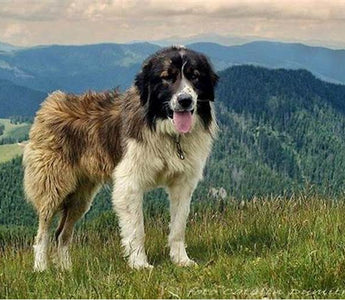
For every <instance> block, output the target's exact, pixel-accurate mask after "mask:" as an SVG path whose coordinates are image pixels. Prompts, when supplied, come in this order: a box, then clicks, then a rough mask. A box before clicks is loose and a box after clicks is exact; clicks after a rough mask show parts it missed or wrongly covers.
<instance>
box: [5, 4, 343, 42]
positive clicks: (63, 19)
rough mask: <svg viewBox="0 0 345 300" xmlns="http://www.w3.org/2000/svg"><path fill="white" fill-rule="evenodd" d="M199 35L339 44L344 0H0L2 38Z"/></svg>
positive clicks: (115, 39)
mask: <svg viewBox="0 0 345 300" xmlns="http://www.w3.org/2000/svg"><path fill="white" fill-rule="evenodd" d="M200 34H218V35H224V36H235V37H261V38H265V39H270V40H272V39H273V40H280V41H297V42H298V41H299V42H307V43H308V42H310V43H314V44H319V45H321V46H322V45H325V46H329V45H331V46H332V45H333V46H334V47H339V48H345V0H327V1H324V0H319V1H316V0H242V1H241V0H208V1H199V0H174V1H172V0H171V1H167V0H164V1H162V0H152V1H150V0H141V1H138V0H126V1H125V0H122V1H121V0H98V1H89V0H40V1H36V0H12V1H10V0H0V42H6V43H10V44H14V45H18V46H33V45H42V44H93V43H100V42H115V43H116V42H118V43H124V42H130V41H133V40H146V41H152V40H160V39H167V38H170V37H173V36H175V37H176V36H177V37H181V38H186V37H191V36H195V35H200Z"/></svg>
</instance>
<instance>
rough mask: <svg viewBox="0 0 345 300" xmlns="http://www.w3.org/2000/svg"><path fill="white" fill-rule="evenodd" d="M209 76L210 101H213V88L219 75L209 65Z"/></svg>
mask: <svg viewBox="0 0 345 300" xmlns="http://www.w3.org/2000/svg"><path fill="white" fill-rule="evenodd" d="M209 77H210V82H211V85H212V92H211V93H210V99H209V100H210V101H212V102H213V101H214V98H215V96H214V90H215V88H216V86H217V83H218V80H219V76H218V75H217V74H216V73H215V72H214V71H213V67H212V66H211V65H209Z"/></svg>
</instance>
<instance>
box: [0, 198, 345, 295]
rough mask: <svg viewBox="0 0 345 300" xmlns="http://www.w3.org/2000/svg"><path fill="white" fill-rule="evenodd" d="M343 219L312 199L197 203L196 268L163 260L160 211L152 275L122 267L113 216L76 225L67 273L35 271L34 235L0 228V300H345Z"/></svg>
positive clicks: (154, 220) (344, 214)
mask: <svg viewBox="0 0 345 300" xmlns="http://www.w3.org/2000/svg"><path fill="white" fill-rule="evenodd" d="M344 219H345V204H344V202H343V201H340V202H336V201H332V200H330V199H327V200H325V199H320V198H318V197H316V196H305V197H304V196H296V197H293V198H291V199H280V198H276V199H269V198H265V199H256V201H252V202H249V203H246V204H244V203H242V204H241V203H238V202H234V201H231V200H228V201H227V202H226V203H225V205H216V204H214V205H209V206H207V205H198V204H194V205H193V206H192V213H191V217H190V221H189V226H188V229H187V235H186V237H187V244H188V248H187V250H188V252H189V254H190V256H191V257H192V258H193V259H195V260H196V261H197V262H198V263H199V266H198V267H196V268H179V267H175V266H173V265H172V264H171V263H170V261H169V258H168V247H167V241H166V239H167V231H168V214H167V211H166V210H164V211H163V212H162V213H159V214H157V215H152V214H151V215H147V216H146V229H147V230H146V233H147V234H146V237H147V243H146V245H147V251H148V256H149V260H150V262H151V263H153V264H154V266H155V268H154V269H153V270H152V271H148V270H143V271H133V270H130V269H129V268H128V267H127V265H126V263H125V260H124V259H123V258H122V257H121V254H120V253H121V248H120V240H119V230H118V226H117V220H116V217H115V215H114V214H113V213H111V212H108V213H104V214H103V215H101V216H99V218H96V219H94V220H93V221H91V222H87V223H86V222H83V223H82V224H81V226H80V227H79V229H78V230H77V233H76V234H75V237H74V243H73V249H72V259H73V262H74V267H73V269H72V271H70V272H63V271H60V270H58V269H56V268H55V267H53V266H52V267H51V268H50V269H49V270H48V271H46V272H43V273H34V272H33V271H32V270H33V269H32V264H33V253H32V248H31V245H32V242H33V235H34V230H32V229H31V228H30V227H26V228H25V229H24V228H17V230H11V231H10V232H9V231H8V232H7V233H6V230H5V228H3V230H1V231H0V232H2V233H0V245H1V247H0V255H1V259H0V270H1V271H0V282H1V284H0V298H37V297H39V298H160V297H163V298H179V297H182V298H206V297H207V298H233V297H235V298H243V297H250V298H262V297H291V298H292V297H293V298H324V297H332V298H342V297H344V296H345V291H344V282H345V257H344V255H345V252H344V250H345V235H344V232H345V223H344V221H343V220H344Z"/></svg>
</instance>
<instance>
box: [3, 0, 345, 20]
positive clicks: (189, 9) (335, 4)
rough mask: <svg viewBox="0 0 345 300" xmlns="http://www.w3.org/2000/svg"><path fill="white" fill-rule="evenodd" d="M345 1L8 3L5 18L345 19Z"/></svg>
mask: <svg viewBox="0 0 345 300" xmlns="http://www.w3.org/2000/svg"><path fill="white" fill-rule="evenodd" d="M344 11H345V1H343V0H332V1H325V0H299V1H298V0H291V1H289V0H280V1H277V0H243V1H240V0H213V1H200V0H189V1H188V0H176V1H174V2H167V1H165V0H151V1H148V0H143V1H138V0H127V1H123V0H99V1H93V0H47V1H34V0H31V1H22V0H11V1H8V0H5V1H2V5H1V7H0V15H1V16H2V17H7V18H14V19H22V20H32V21H43V20H48V19H51V20H55V19H58V18H67V19H74V20H91V21H92V20H97V19H101V18H106V19H107V20H114V19H119V18H123V19H124V18H128V17H147V18H159V17H162V16H181V15H186V16H188V15H189V16H200V15H204V16H207V17H213V18H215V17H216V18H217V17H222V18H269V19H282V18H286V19H310V20H331V19H333V20H345V14H344Z"/></svg>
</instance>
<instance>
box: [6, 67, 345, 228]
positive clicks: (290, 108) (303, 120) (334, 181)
mask: <svg viewBox="0 0 345 300" xmlns="http://www.w3.org/2000/svg"><path fill="white" fill-rule="evenodd" d="M219 75H220V82H219V85H218V88H217V93H216V94H217V95H216V96H217V97H216V101H215V105H216V110H217V119H218V122H219V126H220V132H219V137H218V138H217V140H216V142H215V145H214V148H213V151H212V155H211V157H210V159H209V161H208V163H207V166H206V169H205V179H204V181H203V182H202V183H200V184H199V186H198V188H197V190H196V193H195V195H194V201H212V199H210V198H209V197H208V196H207V195H208V191H209V189H210V188H212V187H216V188H219V187H223V188H224V189H225V190H226V191H227V192H228V195H230V196H231V197H235V198H236V199H239V200H240V199H252V198H253V197H261V196H267V195H273V196H276V195H286V196H289V195H291V194H293V193H301V192H304V193H307V194H308V195H311V194H313V193H314V194H315V193H316V194H323V195H328V196H332V197H333V196H334V197H337V196H339V195H340V196H341V195H342V193H343V188H344V186H345V172H344V169H345V151H344V149H345V102H344V99H345V86H344V85H336V84H332V83H327V82H324V81H321V80H319V79H317V78H316V77H315V76H314V75H312V74H311V73H310V72H307V71H305V70H284V69H277V70H272V69H266V68H262V67H254V66H234V67H231V68H228V69H226V70H224V71H222V72H220V73H219ZM20 164H21V161H20V159H17V160H14V161H12V162H8V163H6V164H3V165H0V224H18V225H19V224H32V223H33V222H34V220H35V219H33V217H32V216H33V215H34V214H33V212H32V210H30V207H29V206H27V204H25V202H24V200H23V194H22V190H21V189H22V169H21V167H20ZM159 199H160V200H163V199H165V196H164V193H162V192H161V191H160V192H155V193H153V194H152V193H151V194H150V195H149V196H148V198H147V201H146V207H147V208H148V209H153V208H154V207H157V201H158V200H159ZM150 201H151V202H150ZM150 203H151V204H150ZM152 203H153V204H152ZM160 203H165V205H166V201H164V202H160ZM110 208H111V204H110V193H109V191H107V190H103V191H102V193H101V194H99V195H98V196H97V199H96V200H95V205H94V206H93V208H92V210H91V212H90V213H89V214H88V217H90V216H95V215H97V214H98V213H99V212H100V211H103V210H106V209H110ZM18 216H20V217H18Z"/></svg>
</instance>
